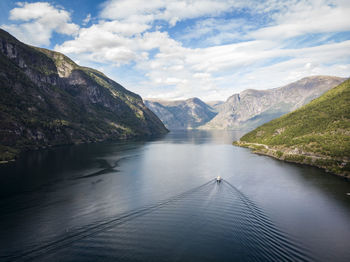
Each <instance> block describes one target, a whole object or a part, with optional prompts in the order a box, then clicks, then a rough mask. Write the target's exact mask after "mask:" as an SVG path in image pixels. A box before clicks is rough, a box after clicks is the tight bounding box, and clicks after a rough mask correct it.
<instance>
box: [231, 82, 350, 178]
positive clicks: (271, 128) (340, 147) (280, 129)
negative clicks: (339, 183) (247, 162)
mask: <svg viewBox="0 0 350 262" xmlns="http://www.w3.org/2000/svg"><path fill="white" fill-rule="evenodd" d="M236 144H238V145H241V146H246V147H250V148H254V149H255V150H256V152H259V153H263V154H268V155H271V156H274V157H276V158H279V159H283V160H287V161H293V162H300V163H307V164H311V165H316V166H319V167H323V168H325V169H328V170H330V171H331V172H333V173H336V174H341V175H344V176H349V174H350V164H349V157H350V80H346V81H345V82H343V83H342V84H340V85H338V86H337V87H335V88H333V89H331V90H329V91H328V92H326V93H325V94H323V95H322V96H321V97H319V98H317V99H315V100H313V101H311V102H310V103H309V104H307V105H305V106H303V107H301V108H300V109H298V110H296V111H294V112H292V113H289V114H287V115H284V116H282V117H280V118H278V119H275V120H272V121H271V122H269V123H266V124H264V125H262V126H260V127H258V128H257V129H255V130H253V131H251V132H250V133H248V134H246V135H244V136H243V137H242V138H241V139H240V141H238V142H236Z"/></svg>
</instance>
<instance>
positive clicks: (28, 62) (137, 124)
mask: <svg viewBox="0 0 350 262" xmlns="http://www.w3.org/2000/svg"><path fill="white" fill-rule="evenodd" d="M166 132H167V129H166V128H165V126H164V125H163V123H162V122H161V121H160V120H159V119H158V117H157V116H156V115H155V114H154V113H153V112H152V111H150V110H149V109H148V108H147V107H146V106H145V105H144V103H143V101H142V99H141V97H140V96H139V95H137V94H134V93H132V92H130V91H128V90H127V89H125V88H124V87H122V86H121V85H119V84H118V83H116V82H114V81H113V80H111V79H109V78H108V77H107V76H105V75H104V74H103V73H101V72H99V71H97V70H94V69H91V68H86V67H81V66H79V65H77V64H76V63H74V62H73V61H72V60H70V59H69V58H68V57H66V56H64V55H63V54H60V53H57V52H53V51H50V50H47V49H42V48H36V47H32V46H28V45H26V44H24V43H21V42H20V41H18V40H17V39H15V38H14V37H13V36H11V35H10V34H8V33H7V32H6V31H3V30H1V29H0V160H3V161H5V160H8V159H11V158H13V157H14V156H15V155H16V154H18V152H20V151H22V150H26V149H33V148H41V147H47V146H55V145H63V144H72V143H84V142H94V141H103V140H107V139H115V140H119V139H127V138H132V137H144V136H152V135H158V134H162V133H166Z"/></svg>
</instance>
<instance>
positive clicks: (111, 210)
mask: <svg viewBox="0 0 350 262" xmlns="http://www.w3.org/2000/svg"><path fill="white" fill-rule="evenodd" d="M239 136H240V134H237V133H234V132H224V131H213V132H206V131H188V132H187V131H186V132H185V131H184V132H172V133H169V134H168V135H167V136H165V137H163V138H160V139H158V140H153V141H147V142H128V143H102V144H90V145H79V146H71V147H61V148H56V149H51V150H45V151H40V152H34V153H33V152H32V153H30V154H27V155H24V156H23V157H22V158H21V159H20V160H19V161H17V162H16V163H14V164H11V165H9V166H1V167H0V174H1V175H0V189H1V190H0V211H1V212H0V261H350V244H349V243H350V195H347V193H350V183H349V182H346V181H344V180H343V179H341V178H338V177H335V176H332V175H329V174H327V173H325V172H324V171H322V170H319V169H317V168H313V167H305V166H300V165H295V164H289V163H284V162H281V161H277V160H274V159H271V158H269V157H265V156H259V155H255V154H252V153H251V152H250V151H249V150H248V149H244V148H239V147H235V146H232V145H231V142H232V141H233V140H234V139H236V138H238V137H239ZM217 175H220V176H222V177H223V178H224V181H223V182H222V183H220V184H217V183H215V182H214V181H213V178H214V177H215V176H217Z"/></svg>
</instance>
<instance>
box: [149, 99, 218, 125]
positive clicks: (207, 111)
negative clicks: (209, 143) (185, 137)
mask: <svg viewBox="0 0 350 262" xmlns="http://www.w3.org/2000/svg"><path fill="white" fill-rule="evenodd" d="M145 104H146V105H147V106H148V107H149V108H150V109H151V110H152V111H153V112H154V113H155V114H156V115H157V116H158V117H159V118H160V119H161V120H162V121H163V123H164V124H165V126H166V127H167V128H169V129H170V130H177V129H192V128H197V127H198V126H201V125H203V124H205V123H207V122H208V121H210V120H211V119H212V118H213V117H214V116H215V115H216V112H215V110H214V109H213V108H212V107H210V106H209V105H207V104H206V103H204V102H203V101H202V100H200V99H198V98H190V99H187V100H178V101H162V100H145Z"/></svg>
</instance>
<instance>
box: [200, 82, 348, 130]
mask: <svg viewBox="0 0 350 262" xmlns="http://www.w3.org/2000/svg"><path fill="white" fill-rule="evenodd" d="M344 80H345V79H344V78H340V77H332V76H312V77H306V78H303V79H301V80H299V81H296V82H294V83H291V84H289V85H287V86H284V87H280V88H274V89H268V90H253V89H248V90H245V91H243V92H241V93H239V94H234V95H232V96H231V97H229V98H228V99H227V101H226V102H225V103H223V104H221V105H219V106H218V108H217V110H218V111H219V113H218V114H217V116H216V117H214V118H213V119H212V120H211V121H210V122H209V123H207V124H206V125H204V126H203V127H202V128H208V129H211V128H212V129H234V130H252V129H254V128H256V127H257V126H259V125H262V124H264V123H266V122H268V121H270V120H272V119H275V118H277V117H280V116H282V115H284V114H286V113H288V112H291V111H293V110H295V109H297V108H299V107H301V106H303V105H305V104H307V103H308V102H310V101H311V100H313V99H315V98H317V97H319V96H320V95H322V94H323V93H324V92H326V91H327V90H329V89H331V88H333V87H335V86H337V85H339V84H340V83H341V82H343V81H344Z"/></svg>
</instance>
